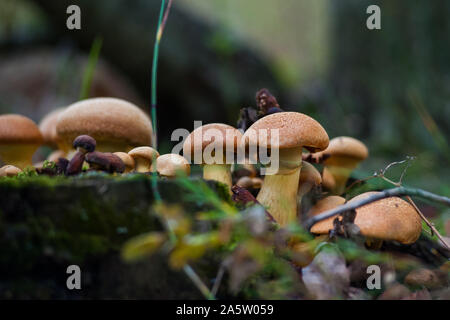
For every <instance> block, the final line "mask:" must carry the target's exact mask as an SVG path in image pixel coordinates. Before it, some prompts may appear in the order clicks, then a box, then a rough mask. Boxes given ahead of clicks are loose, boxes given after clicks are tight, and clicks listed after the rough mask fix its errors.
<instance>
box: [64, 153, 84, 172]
mask: <svg viewBox="0 0 450 320" xmlns="http://www.w3.org/2000/svg"><path fill="white" fill-rule="evenodd" d="M84 158H85V154H84V153H83V152H79V151H78V152H77V153H75V155H74V156H73V158H72V159H71V160H70V162H69V164H68V165H67V169H66V174H67V175H68V176H71V175H75V174H79V173H81V171H82V169H83V163H84Z"/></svg>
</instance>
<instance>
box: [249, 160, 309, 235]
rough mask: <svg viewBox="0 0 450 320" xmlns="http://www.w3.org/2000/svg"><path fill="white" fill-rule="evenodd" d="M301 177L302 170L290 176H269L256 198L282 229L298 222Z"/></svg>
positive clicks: (295, 171)
mask: <svg viewBox="0 0 450 320" xmlns="http://www.w3.org/2000/svg"><path fill="white" fill-rule="evenodd" d="M299 177H300V168H297V169H295V170H294V171H293V172H292V173H289V174H274V175H267V176H265V177H264V183H263V185H262V187H261V190H260V191H259V193H258V196H257V197H256V199H257V200H258V201H259V202H260V203H261V204H263V205H264V206H266V207H267V210H268V211H269V212H270V214H271V215H272V216H273V217H274V219H275V220H276V221H277V222H278V223H279V224H280V226H282V227H283V226H286V225H287V224H289V223H291V222H294V221H296V218H297V188H298V179H299Z"/></svg>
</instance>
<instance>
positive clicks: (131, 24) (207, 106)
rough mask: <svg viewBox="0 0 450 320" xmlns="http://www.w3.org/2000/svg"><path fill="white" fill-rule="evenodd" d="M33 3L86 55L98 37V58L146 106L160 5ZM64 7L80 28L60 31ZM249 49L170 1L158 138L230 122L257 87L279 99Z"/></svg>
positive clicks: (142, 1) (113, 0) (136, 0)
mask: <svg viewBox="0 0 450 320" xmlns="http://www.w3.org/2000/svg"><path fill="white" fill-rule="evenodd" d="M35 1H36V2H37V3H38V4H39V5H40V6H41V7H42V8H43V9H44V11H45V12H46V13H47V15H48V19H49V20H50V21H51V23H52V26H53V28H54V32H55V33H56V34H57V35H56V36H57V38H60V39H63V38H70V39H71V40H74V41H76V43H78V44H79V45H80V47H81V48H83V49H84V50H86V51H88V50H89V48H90V46H91V44H92V41H93V39H94V38H95V36H97V35H100V36H102V37H103V40H104V41H103V49H102V52H101V56H102V58H106V59H107V60H108V61H109V62H111V63H112V64H113V65H114V66H116V67H118V68H119V70H121V71H122V72H123V73H124V74H125V75H127V76H128V77H129V78H130V79H132V80H133V82H134V84H135V85H136V86H137V88H138V89H139V91H140V92H141V94H142V95H143V97H144V98H145V101H150V71H151V63H152V55H153V44H154V39H155V32H156V22H157V17H158V14H159V9H160V1H146V0H133V1H117V0H109V1H89V0H79V1H72V0H70V1H69V0H58V1H54V0H35ZM70 4H77V5H79V6H80V8H81V16H82V18H81V20H82V30H79V31H77V30H73V31H70V30H68V29H67V28H66V19H67V17H68V14H66V8H67V7H68V6H69V5H70ZM249 47H250V46H247V44H244V43H242V42H239V41H238V40H236V39H235V38H234V37H233V35H231V34H229V33H227V32H226V30H219V29H217V28H215V27H214V26H211V25H208V24H206V23H205V22H203V21H199V20H198V19H196V18H194V17H192V16H190V15H189V14H187V13H185V12H183V11H181V10H180V9H178V8H177V4H176V2H175V3H174V7H173V8H172V11H171V15H170V17H169V20H168V24H167V26H166V30H165V33H164V37H163V40H162V43H161V51H160V65H159V68H158V74H159V76H158V85H159V89H158V99H159V110H158V117H159V119H158V122H159V124H158V126H159V129H160V137H161V138H162V139H161V140H166V141H167V140H168V139H169V138H170V134H171V132H172V130H174V129H176V128H180V127H182V128H186V129H188V130H192V128H193V121H194V120H202V121H203V122H204V123H205V122H212V121H220V122H228V123H230V124H235V123H236V121H237V118H238V115H239V109H240V108H241V107H244V106H248V104H249V103H252V102H253V101H254V95H255V93H256V91H257V90H258V89H259V88H261V87H268V88H270V89H271V90H272V91H273V92H274V93H276V94H280V93H281V89H280V87H279V85H278V84H277V81H276V80H275V78H274V76H273V74H272V72H271V70H270V69H269V67H268V66H267V63H266V62H265V61H264V60H263V59H262V58H261V57H260V56H259V54H258V53H257V52H252V51H251V50H250V49H248V48H249ZM149 105H150V103H148V104H147V106H145V107H149ZM160 144H164V142H163V141H160Z"/></svg>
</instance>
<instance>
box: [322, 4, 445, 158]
mask: <svg viewBox="0 0 450 320" xmlns="http://www.w3.org/2000/svg"><path fill="white" fill-rule="evenodd" d="M331 3H332V11H331V13H332V23H333V27H332V30H333V31H334V36H333V37H332V39H333V44H332V46H333V52H332V67H331V72H330V77H329V86H330V87H331V88H332V90H331V91H332V92H334V94H335V97H334V101H335V106H336V105H339V106H338V107H330V108H329V111H330V114H331V115H332V116H333V117H334V119H336V120H337V121H336V123H345V121H344V122H342V121H339V120H340V119H342V120H343V118H345V117H348V116H350V118H351V119H353V120H354V121H353V122H351V123H347V128H344V129H343V130H344V131H347V133H350V134H357V135H358V136H360V137H362V138H366V137H368V136H373V137H376V139H377V142H378V145H379V146H380V147H381V148H383V150H385V151H387V152H392V153H393V152H395V151H396V150H397V149H398V148H399V147H402V146H409V147H408V149H409V150H410V151H411V153H412V154H414V153H416V154H417V152H419V150H420V148H421V147H420V146H422V148H423V147H424V146H426V147H428V148H429V147H430V145H431V146H433V145H434V146H435V147H437V148H435V151H437V150H439V151H442V152H443V153H446V152H447V151H446V150H445V149H447V147H446V146H442V143H440V142H439V141H438V140H439V138H436V137H437V136H438V135H439V134H437V135H436V133H433V132H432V130H431V131H430V134H429V135H427V134H424V131H425V130H426V129H425V127H426V124H425V126H424V123H422V121H423V119H421V117H420V116H419V113H418V110H417V106H418V105H419V106H420V105H423V106H424V107H425V108H426V110H427V112H429V113H430V114H431V115H432V117H433V118H434V120H435V121H436V123H437V125H438V127H440V129H441V131H442V134H443V135H444V136H445V135H447V137H448V135H449V134H450V131H449V128H450V122H449V121H450V107H449V102H448V101H449V100H450V78H449V77H448V74H449V71H450V63H449V59H448V57H449V56H450V42H449V41H448V40H449V39H448V37H449V34H450V20H449V14H450V2H449V1H447V0H436V1H407V0H397V1H387V0H384V1H380V0H378V1H374V0H345V1H332V2H331ZM372 4H376V5H378V6H380V8H381V30H369V29H367V27H366V19H367V18H368V17H369V14H367V13H366V9H367V7H368V6H369V5H372ZM336 101H338V103H336ZM424 122H425V121H424ZM349 127H352V128H349ZM428 130H429V129H428ZM433 140H434V141H433ZM433 142H434V143H433ZM441 142H442V141H441ZM444 143H445V142H444ZM440 147H442V148H440ZM432 148H433V147H432ZM447 150H448V149H447Z"/></svg>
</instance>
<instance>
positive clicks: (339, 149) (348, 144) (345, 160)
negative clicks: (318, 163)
mask: <svg viewBox="0 0 450 320" xmlns="http://www.w3.org/2000/svg"><path fill="white" fill-rule="evenodd" d="M323 154H326V155H328V157H327V158H325V160H324V161H323V164H324V165H325V167H324V169H323V170H324V172H323V174H324V175H326V174H328V173H329V174H331V175H332V176H333V178H334V180H335V183H336V184H335V186H334V188H333V190H332V191H333V193H335V194H338V195H340V194H343V193H344V191H345V186H346V183H347V180H348V178H349V177H350V174H351V172H352V171H353V170H354V169H355V168H356V167H357V166H358V164H359V163H360V162H361V161H363V160H364V159H366V158H367V157H368V155H369V151H368V150H367V147H366V146H365V145H364V143H362V142H361V141H359V140H357V139H355V138H351V137H336V138H333V139H331V140H330V144H329V145H328V148H327V149H326V150H324V151H322V152H321V153H318V154H316V155H314V156H315V157H318V156H321V155H323Z"/></svg>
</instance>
